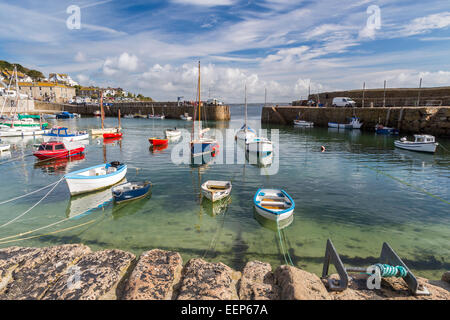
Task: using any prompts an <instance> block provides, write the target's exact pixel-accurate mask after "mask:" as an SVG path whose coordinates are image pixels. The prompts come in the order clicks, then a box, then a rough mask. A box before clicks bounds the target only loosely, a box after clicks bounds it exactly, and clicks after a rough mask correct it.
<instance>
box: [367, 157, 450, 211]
mask: <svg viewBox="0 0 450 320" xmlns="http://www.w3.org/2000/svg"><path fill="white" fill-rule="evenodd" d="M361 166H363V167H365V168H368V169H370V170H373V171H375V172H377V173H379V174H382V175H384V176H386V177H388V178H391V179H392V180H395V181H397V182H400V183H401V184H404V185H405V186H408V187H411V188H413V189H416V190H417V191H420V192H423V193H425V194H427V195H429V196H430V197H433V198H435V199H437V200H439V201H442V202H444V203H446V204H450V202H449V201H447V200H445V199H442V198H441V197H439V196H436V195H434V194H432V193H430V192H428V191H427V190H425V189H422V188H419V187H416V186H414V185H412V184H411V183H408V182H406V181H403V180H401V179H399V178H396V177H394V176H391V175H390V174H388V173H386V172H383V171H381V170H378V169H375V168H372V167H369V166H367V165H364V164H363V165H361Z"/></svg>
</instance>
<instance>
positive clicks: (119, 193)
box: [111, 181, 152, 203]
mask: <svg viewBox="0 0 450 320" xmlns="http://www.w3.org/2000/svg"><path fill="white" fill-rule="evenodd" d="M151 186H152V183H151V182H150V181H144V182H126V183H122V184H119V185H118V186H115V187H114V188H112V189H111V191H112V195H113V198H114V201H115V202H116V203H120V202H125V201H130V200H136V199H140V198H143V197H145V196H146V195H147V194H148V193H149V192H150V188H151Z"/></svg>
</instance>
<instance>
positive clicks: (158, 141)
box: [148, 138, 169, 146]
mask: <svg viewBox="0 0 450 320" xmlns="http://www.w3.org/2000/svg"><path fill="white" fill-rule="evenodd" d="M148 141H149V142H150V143H151V144H152V145H154V146H161V145H165V144H168V143H169V139H161V138H148Z"/></svg>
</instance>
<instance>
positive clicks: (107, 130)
mask: <svg viewBox="0 0 450 320" xmlns="http://www.w3.org/2000/svg"><path fill="white" fill-rule="evenodd" d="M117 130H118V129H117V128H104V129H91V134H92V135H93V136H101V135H103V134H105V133H116V132H117ZM119 130H120V129H119Z"/></svg>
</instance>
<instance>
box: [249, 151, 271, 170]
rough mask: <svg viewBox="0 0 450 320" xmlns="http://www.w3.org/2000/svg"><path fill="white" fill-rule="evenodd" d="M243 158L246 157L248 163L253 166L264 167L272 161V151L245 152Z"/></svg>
mask: <svg viewBox="0 0 450 320" xmlns="http://www.w3.org/2000/svg"><path fill="white" fill-rule="evenodd" d="M245 158H246V159H247V161H248V163H250V164H252V165H254V166H257V167H259V168H266V167H269V166H270V165H272V163H273V152H270V153H265V152H263V153H259V152H246V154H245Z"/></svg>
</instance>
